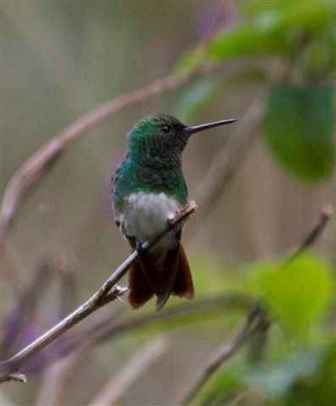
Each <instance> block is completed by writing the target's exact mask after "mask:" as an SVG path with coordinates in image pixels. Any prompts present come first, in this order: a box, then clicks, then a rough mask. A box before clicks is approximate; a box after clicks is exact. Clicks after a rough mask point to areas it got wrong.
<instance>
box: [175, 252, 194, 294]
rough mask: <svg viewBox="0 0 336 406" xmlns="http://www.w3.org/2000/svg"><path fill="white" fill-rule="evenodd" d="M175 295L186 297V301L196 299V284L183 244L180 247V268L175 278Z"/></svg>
mask: <svg viewBox="0 0 336 406" xmlns="http://www.w3.org/2000/svg"><path fill="white" fill-rule="evenodd" d="M173 294H174V295H177V296H180V297H185V298H186V299H192V298H193V297H194V284H193V280H192V276H191V272H190V266H189V261H188V258H187V256H186V254H185V251H184V248H183V246H182V245H181V244H180V247H179V267H178V272H177V274H176V278H175V283H174V287H173Z"/></svg>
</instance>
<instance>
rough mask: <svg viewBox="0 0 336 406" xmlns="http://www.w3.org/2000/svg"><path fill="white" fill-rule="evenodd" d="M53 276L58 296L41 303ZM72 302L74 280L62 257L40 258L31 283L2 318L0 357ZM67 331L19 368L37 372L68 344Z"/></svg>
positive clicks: (56, 317)
mask: <svg viewBox="0 0 336 406" xmlns="http://www.w3.org/2000/svg"><path fill="white" fill-rule="evenodd" d="M53 276H56V277H57V279H58V282H59V289H58V291H57V293H59V298H58V299H59V300H55V301H52V303H54V307H51V305H50V303H48V307H47V308H46V307H45V306H44V302H43V299H44V297H45V296H47V297H48V292H49V289H50V288H51V284H52V282H53V281H54V280H55V278H53ZM75 304H76V283H75V277H74V274H73V273H72V272H69V271H68V270H66V266H65V264H64V261H62V259H60V258H58V260H57V261H52V263H51V262H47V261H43V262H42V263H41V264H40V265H39V266H38V268H37V271H36V274H35V277H34V278H33V281H32V283H31V284H30V285H29V286H28V287H27V288H26V289H25V290H24V291H23V292H22V294H21V297H20V298H18V301H17V303H16V304H15V306H14V308H13V310H11V311H10V312H9V314H8V315H7V317H6V318H5V322H4V323H3V325H2V328H1V337H2V339H1V347H0V356H1V359H6V358H8V357H9V356H11V355H13V354H14V353H15V352H17V351H18V350H20V349H21V348H23V347H25V346H26V345H28V344H29V343H31V342H32V341H33V340H34V339H35V338H37V337H38V336H39V335H41V334H42V333H44V332H45V331H46V329H48V328H50V327H52V326H53V325H55V324H56V323H57V322H58V321H60V320H61V319H62V318H63V317H64V316H65V315H66V314H67V313H68V312H69V311H70V310H71V309H72V308H73V307H74V306H75ZM69 340H71V337H70V334H69V333H68V334H65V335H63V336H62V337H60V338H59V339H58V340H56V341H55V342H53V343H51V344H50V345H49V346H48V347H47V348H46V349H45V350H43V351H40V352H38V353H36V354H35V355H33V356H32V357H31V358H30V359H28V360H27V361H26V362H25V364H24V365H22V367H21V368H20V372H22V373H29V374H35V375H38V374H40V373H42V372H43V371H44V369H45V368H46V367H48V366H49V365H50V364H51V363H52V362H54V361H56V360H57V359H59V358H60V357H61V356H62V354H64V352H65V348H68V347H69Z"/></svg>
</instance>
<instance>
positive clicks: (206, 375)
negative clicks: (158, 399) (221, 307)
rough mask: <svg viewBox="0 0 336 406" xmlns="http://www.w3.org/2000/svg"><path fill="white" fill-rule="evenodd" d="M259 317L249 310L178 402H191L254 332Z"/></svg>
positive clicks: (258, 323)
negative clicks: (232, 334)
mask: <svg viewBox="0 0 336 406" xmlns="http://www.w3.org/2000/svg"><path fill="white" fill-rule="evenodd" d="M261 321H262V320H261V318H260V315H259V312H257V311H253V312H251V313H250V314H249V315H248V317H247V320H246V322H245V324H244V325H243V327H242V328H241V329H240V330H239V331H238V333H237V334H236V335H235V336H234V337H233V339H232V340H231V341H230V342H229V343H225V344H224V345H223V346H222V347H221V348H220V349H219V350H218V351H217V352H216V353H215V354H214V355H213V356H212V357H211V360H210V361H209V363H208V365H207V366H206V367H205V368H204V369H202V370H201V371H200V373H199V375H198V377H197V378H196V380H195V382H194V383H193V384H192V386H191V388H189V389H188V391H187V393H186V394H185V396H184V397H183V399H182V401H181V402H180V403H179V404H182V405H186V404H188V403H189V402H191V401H192V400H193V399H194V397H195V396H196V394H197V393H198V392H199V391H200V390H201V388H203V386H204V385H205V383H206V382H208V380H209V379H210V377H211V376H212V375H213V374H214V373H215V372H216V371H217V370H218V369H219V368H220V367H221V366H222V365H223V364H224V363H225V362H226V361H228V360H229V359H230V358H231V357H232V356H234V355H235V354H236V353H237V352H238V351H239V350H240V349H241V347H242V346H243V345H244V344H245V343H246V342H247V341H248V340H249V339H250V338H251V337H252V336H253V335H254V334H255V333H256V331H257V330H258V329H259V326H260V322H261Z"/></svg>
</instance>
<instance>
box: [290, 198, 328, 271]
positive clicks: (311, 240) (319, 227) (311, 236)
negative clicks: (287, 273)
mask: <svg viewBox="0 0 336 406" xmlns="http://www.w3.org/2000/svg"><path fill="white" fill-rule="evenodd" d="M333 214H334V209H333V207H332V206H331V205H328V206H326V207H324V208H323V209H322V210H321V212H320V218H319V220H318V222H317V223H316V225H315V226H314V227H313V228H312V230H311V231H310V232H309V233H308V234H307V235H306V237H305V238H304V239H303V241H302V243H301V244H300V245H299V247H298V248H297V249H296V250H295V251H294V253H293V254H292V255H290V257H289V258H288V259H287V260H286V262H285V263H284V266H286V265H289V264H290V263H291V262H293V261H294V260H295V259H296V258H297V257H298V256H299V255H301V254H302V253H303V252H304V251H306V250H307V249H309V248H310V247H311V246H313V245H314V244H315V242H316V241H317V240H318V239H319V238H320V236H321V234H322V232H323V231H324V229H325V228H326V226H327V224H328V222H329V220H330V218H331V216H332V215H333Z"/></svg>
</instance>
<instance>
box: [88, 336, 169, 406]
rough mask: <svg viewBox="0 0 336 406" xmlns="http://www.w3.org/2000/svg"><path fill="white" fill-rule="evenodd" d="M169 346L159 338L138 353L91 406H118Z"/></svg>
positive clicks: (108, 383) (104, 388) (105, 387)
mask: <svg viewBox="0 0 336 406" xmlns="http://www.w3.org/2000/svg"><path fill="white" fill-rule="evenodd" d="M167 346H168V342H167V340H165V339H164V338H163V337H159V338H158V339H156V340H155V341H152V342H150V343H149V344H147V345H146V346H145V347H144V348H141V349H140V350H139V351H137V352H136V354H135V355H134V356H133V357H132V358H131V360H130V361H128V362H127V363H126V365H125V366H124V367H123V368H122V370H121V371H120V372H119V373H118V375H117V376H116V377H112V379H111V380H110V381H109V382H107V384H106V385H105V386H104V387H103V389H102V390H101V391H100V392H99V393H98V395H97V396H96V397H95V399H94V400H93V401H92V402H91V403H90V406H109V405H114V404H117V403H118V402H119V401H120V399H121V398H122V396H123V395H124V394H125V393H126V392H127V390H128V388H129V387H130V386H131V385H132V383H133V382H134V381H135V380H136V379H137V378H138V377H139V376H140V375H141V374H142V373H143V372H144V371H145V370H146V369H147V368H149V367H150V365H151V364H153V363H154V362H155V361H156V360H157V359H158V358H159V357H160V356H161V355H162V354H163V353H164V352H165V351H166V350H167Z"/></svg>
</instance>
